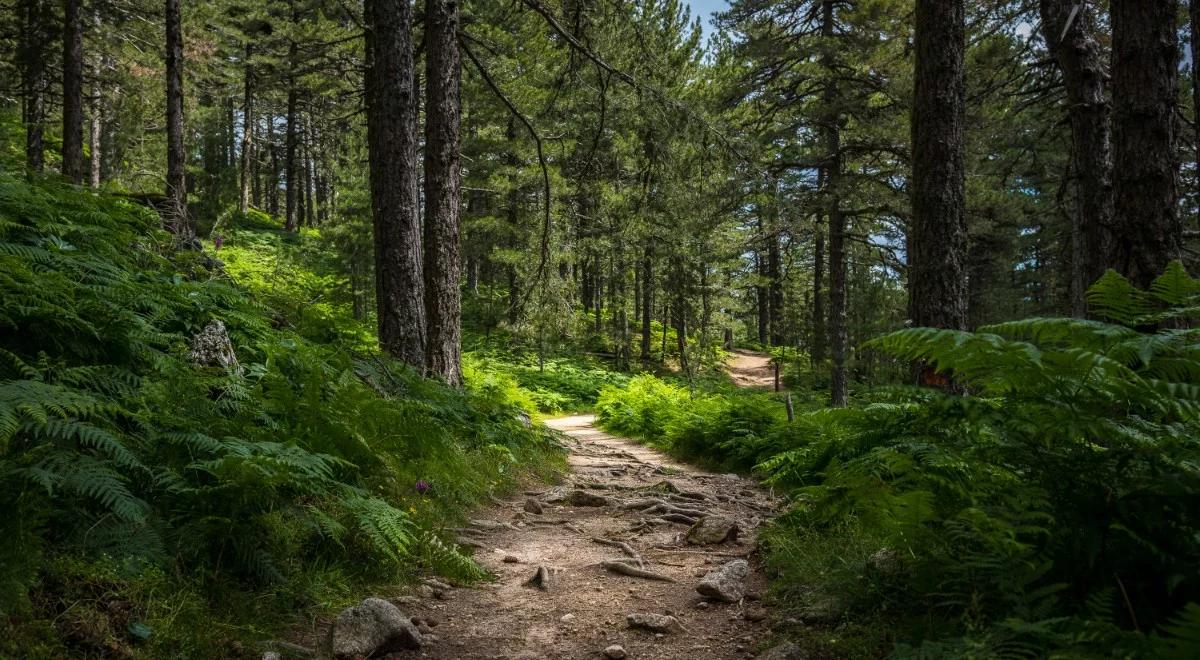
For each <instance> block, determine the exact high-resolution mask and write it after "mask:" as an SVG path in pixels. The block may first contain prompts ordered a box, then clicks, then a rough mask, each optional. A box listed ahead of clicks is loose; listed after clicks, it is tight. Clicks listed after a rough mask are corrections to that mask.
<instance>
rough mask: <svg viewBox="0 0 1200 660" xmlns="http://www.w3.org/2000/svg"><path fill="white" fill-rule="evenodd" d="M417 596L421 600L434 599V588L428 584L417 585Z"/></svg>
mask: <svg viewBox="0 0 1200 660" xmlns="http://www.w3.org/2000/svg"><path fill="white" fill-rule="evenodd" d="M417 595H418V596H420V597H421V598H433V587H431V586H429V585H427V584H420V585H417Z"/></svg>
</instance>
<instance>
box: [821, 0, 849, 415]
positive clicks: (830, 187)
mask: <svg viewBox="0 0 1200 660" xmlns="http://www.w3.org/2000/svg"><path fill="white" fill-rule="evenodd" d="M833 12H834V0H825V3H824V5H823V7H822V13H823V19H822V20H823V22H822V25H821V33H822V34H823V35H824V36H825V37H826V38H827V39H832V38H833V36H834V34H835V31H834V13H833ZM822 64H823V66H824V67H825V72H826V76H828V80H827V81H826V83H825V85H826V86H825V99H824V100H825V111H826V113H827V116H826V117H825V123H826V127H825V148H826V152H825V153H826V156H825V158H826V160H827V162H828V163H829V164H828V166H827V167H826V170H825V192H826V195H827V196H828V198H829V208H828V217H829V355H830V357H831V358H832V363H833V364H832V369H831V370H830V374H829V403H830V405H832V406H834V407H839V408H840V407H843V406H845V405H846V404H847V403H848V402H849V399H850V385H849V376H848V374H847V372H846V351H847V343H848V337H847V329H846V218H845V216H844V215H843V214H842V201H841V183H842V134H841V125H842V118H841V114H840V113H839V111H838V110H837V107H838V86H837V82H836V81H837V76H838V67H837V63H836V62H835V61H834V59H833V55H832V53H831V52H827V53H826V55H825V56H824V57H823V58H822Z"/></svg>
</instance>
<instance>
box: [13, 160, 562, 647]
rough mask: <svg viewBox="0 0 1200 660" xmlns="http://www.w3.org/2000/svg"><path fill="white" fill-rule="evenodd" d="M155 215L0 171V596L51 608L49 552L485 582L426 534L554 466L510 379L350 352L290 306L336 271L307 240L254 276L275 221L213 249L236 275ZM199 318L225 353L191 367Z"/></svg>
mask: <svg viewBox="0 0 1200 660" xmlns="http://www.w3.org/2000/svg"><path fill="white" fill-rule="evenodd" d="M157 224H158V220H157V218H156V217H155V216H153V214H151V213H150V212H148V211H147V210H145V209H142V208H139V207H136V206H134V205H132V204H131V203H129V202H125V201H121V200H119V199H117V198H114V197H108V196H104V195H94V194H90V193H87V192H83V191H78V190H76V189H71V188H67V187H60V186H55V185H50V184H44V185H29V184H26V183H23V182H17V181H14V180H12V179H11V178H2V179H0V496H2V497H3V498H4V501H5V502H7V503H11V504H10V513H11V514H13V515H6V516H5V520H4V521H3V523H0V527H2V531H3V532H4V533H3V535H2V536H0V598H2V600H0V611H3V612H5V613H11V612H18V611H29V610H30V607H31V605H32V608H33V612H34V613H39V612H40V613H41V614H43V615H44V614H48V613H49V612H48V611H47V610H46V609H45V598H46V596H44V595H40V596H37V597H36V598H34V599H33V600H32V602H31V601H30V600H29V599H27V598H26V595H27V594H28V593H31V591H30V590H31V589H32V590H34V591H33V592H32V593H35V594H43V593H48V592H45V590H47V589H48V590H50V592H53V591H54V587H53V586H52V585H51V584H50V582H48V580H49V581H51V582H52V580H51V578H52V577H53V572H54V570H55V569H54V568H53V565H52V564H47V563H46V561H45V560H44V559H43V558H45V557H57V556H62V555H66V554H70V555H72V556H78V557H81V558H83V560H84V561H87V562H91V561H101V560H102V559H104V558H109V559H111V560H112V561H115V562H117V563H119V564H121V565H122V566H125V567H127V568H128V569H129V571H132V572H129V574H128V576H127V577H124V578H122V579H123V580H125V579H142V578H139V577H137V576H138V575H141V574H143V573H145V572H146V571H152V570H166V569H168V568H170V567H175V568H177V569H179V570H181V571H182V572H183V574H185V575H189V576H193V575H194V576H204V577H203V578H200V579H198V581H197V582H196V583H195V584H192V585H190V586H189V587H188V589H194V590H197V591H199V592H202V593H203V592H212V591H213V590H215V589H218V588H220V587H219V585H221V584H224V583H227V582H228V583H233V582H241V583H243V584H245V585H246V587H243V588H249V589H254V590H268V591H275V592H288V593H292V594H295V595H296V597H298V598H301V599H304V598H309V597H315V596H316V595H317V594H316V592H313V591H310V590H309V588H308V587H306V586H305V584H306V583H307V581H309V580H311V579H312V577H313V576H314V571H315V570H318V567H319V566H330V567H336V571H337V572H339V573H340V575H341V576H342V577H339V578H336V581H338V582H342V583H344V582H346V581H347V580H360V581H361V580H372V581H379V580H381V579H389V578H391V579H403V578H404V577H405V576H407V575H412V574H413V573H415V572H418V571H421V570H436V571H442V572H444V573H446V574H448V575H450V576H452V577H455V578H458V579H464V580H471V579H479V578H481V577H483V573H482V572H481V570H480V569H479V568H478V566H476V565H475V564H474V562H472V561H471V560H470V559H469V558H467V557H465V556H463V555H461V554H460V553H459V552H458V550H457V549H455V548H454V547H453V546H451V545H448V544H446V543H444V542H443V541H442V540H441V539H440V538H439V537H438V535H437V534H436V533H435V532H434V530H436V529H441V528H442V527H443V526H444V525H445V523H446V522H447V521H449V520H453V519H454V518H456V517H458V516H461V515H462V512H463V511H464V510H465V509H466V508H467V507H468V506H469V505H471V504H472V503H474V502H478V501H481V500H482V499H484V498H485V497H486V495H487V494H488V493H489V492H491V491H492V490H494V489H496V488H500V487H504V486H506V485H512V484H514V483H515V481H516V479H517V476H518V475H519V473H520V471H521V470H520V468H521V466H524V465H528V466H535V467H536V466H542V465H547V464H553V457H554V456H557V455H558V451H559V450H558V448H557V445H556V443H555V442H554V441H553V439H552V438H551V437H550V436H549V435H548V433H547V432H545V431H541V430H538V429H531V428H527V427H526V426H525V425H524V424H522V423H521V421H520V420H519V419H518V417H519V414H520V413H521V406H522V404H527V403H528V401H526V400H522V397H521V396H520V395H521V394H522V391H520V390H510V389H500V390H496V389H489V388H487V387H480V388H479V389H478V390H477V391H467V392H463V391H457V390H452V389H448V388H445V387H442V386H440V385H437V384H435V383H432V382H428V381H425V380H423V379H421V378H420V377H419V376H417V375H416V374H413V373H411V372H410V371H408V370H407V369H405V368H403V367H401V366H399V365H397V364H395V363H393V362H391V361H390V360H388V359H385V358H383V357H379V356H373V355H370V354H366V353H361V352H356V351H355V350H354V349H355V348H356V347H358V346H359V345H360V344H361V341H360V339H361V335H358V334H354V333H353V332H352V333H349V334H345V333H332V332H329V331H328V328H329V327H330V326H329V325H327V323H333V325H338V324H340V323H341V319H342V315H343V314H344V309H343V308H342V307H338V306H331V307H330V309H329V312H328V317H326V316H323V314H324V313H322V312H313V311H312V309H311V308H312V305H305V304H303V303H302V302H301V301H302V300H304V299H306V297H307V296H308V295H309V294H311V293H313V292H322V291H323V290H324V289H325V288H327V287H328V286H330V284H329V282H328V281H326V280H323V279H322V278H321V276H319V275H317V274H315V273H314V272H312V271H311V270H309V268H311V266H310V265H309V264H308V263H306V262H305V259H310V258H312V259H316V258H319V255H315V256H314V255H304V254H300V255H299V256H293V257H291V258H283V259H281V261H282V264H283V265H282V266H279V267H280V268H288V269H292V270H291V271H290V272H288V273H286V274H284V273H278V272H271V271H269V270H268V266H267V265H266V263H265V262H266V261H268V260H269V259H270V258H271V256H274V255H277V254H280V253H283V254H287V249H285V248H283V247H280V245H279V244H278V243H272V239H271V236H272V234H271V233H270V232H267V233H266V234H265V235H264V234H255V233H253V232H246V231H245V230H237V232H238V233H237V234H236V238H235V239H233V242H234V244H235V245H236V246H237V247H235V248H233V249H222V250H221V251H220V252H218V253H217V254H218V255H219V256H221V257H233V258H232V259H230V262H231V263H232V264H235V265H234V266H231V267H230V272H231V274H233V275H234V277H235V278H236V279H239V283H235V282H233V281H231V280H230V279H229V278H228V277H225V276H223V275H222V274H221V273H220V272H218V271H213V270H211V266H212V264H211V263H210V262H206V260H205V258H204V257H203V256H201V255H195V254H178V253H172V252H171V250H170V244H171V241H170V239H169V237H168V236H167V235H166V234H165V233H164V232H162V231H160V230H158V229H156V227H157ZM227 245H228V244H227ZM300 247H301V249H303V245H301V246H300ZM259 248H261V252H260V251H258V250H259ZM269 272H270V273H271V274H270V276H269V277H268V273H269ZM243 280H244V281H246V282H247V283H248V284H249V286H250V289H251V290H253V291H255V292H257V293H260V294H261V295H258V296H255V295H251V294H250V293H249V292H248V291H247V290H246V289H245V288H243V286H242V285H241V284H240V281H243ZM264 300H265V301H268V302H270V303H271V306H270V307H268V306H265V305H263V304H262V303H263V301H264ZM330 319H334V321H330ZM212 320H220V321H222V322H223V323H224V325H225V326H226V327H227V328H228V331H229V334H230V337H231V340H232V345H233V347H234V349H235V350H236V353H237V356H238V359H239V362H240V365H241V366H240V368H222V367H210V366H201V365H196V364H193V363H192V362H191V360H190V357H189V353H190V346H189V342H190V338H191V337H192V336H193V335H194V334H195V333H197V332H198V331H199V330H200V329H201V328H203V327H205V326H206V325H207V324H208V323H209V322H210V321H212ZM354 329H357V330H361V326H358V327H357V328H354ZM317 339H319V340H321V341H316V340H317ZM418 481H425V482H426V483H427V484H429V486H430V488H429V489H428V490H427V491H426V492H424V493H420V492H417V490H416V489H415V487H414V484H416V483H417V482H418ZM47 571H49V572H47ZM314 588H315V587H314ZM60 596H61V594H60ZM56 597H57V596H56ZM214 602H219V601H214ZM325 602H328V601H325ZM132 606H133V607H142V608H147V607H150V606H151V605H150V604H149V603H140V604H134V605H132ZM59 633H63V630H61V629H59ZM175 633H178V630H176V631H175ZM175 633H169V634H168V635H167V636H170V634H175ZM63 634H65V633H63ZM117 634H118V637H122V638H124V636H125V635H126V632H124V631H118V633H117ZM67 637H69V635H67ZM89 639H90V638H89ZM126 641H128V640H126ZM93 642H95V640H92V641H89V642H87V644H91V643H93ZM80 643H83V642H80ZM122 643H123V642H122ZM85 646H86V644H85ZM89 648H90V647H87V648H83V647H81V651H82V652H90V651H89Z"/></svg>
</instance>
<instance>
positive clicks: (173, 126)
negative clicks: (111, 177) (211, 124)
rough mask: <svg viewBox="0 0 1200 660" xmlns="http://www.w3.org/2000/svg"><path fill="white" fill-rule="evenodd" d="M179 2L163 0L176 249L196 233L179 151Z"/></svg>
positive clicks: (171, 223) (170, 222) (170, 217)
mask: <svg viewBox="0 0 1200 660" xmlns="http://www.w3.org/2000/svg"><path fill="white" fill-rule="evenodd" d="M180 1H181V0H166V6H165V11H164V14H165V18H166V37H167V58H166V65H167V66H166V68H167V226H168V228H169V229H170V230H171V232H172V233H173V234H175V240H176V241H177V242H178V243H179V245H180V246H182V247H185V248H187V249H193V248H195V247H197V246H196V231H195V229H193V227H192V223H191V220H190V218H189V217H188V210H187V170H186V165H187V160H186V159H187V154H186V153H185V152H184V150H183V127H184V123H183V122H184V117H183V24H182V16H181V11H180Z"/></svg>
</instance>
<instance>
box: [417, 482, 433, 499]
mask: <svg viewBox="0 0 1200 660" xmlns="http://www.w3.org/2000/svg"><path fill="white" fill-rule="evenodd" d="M432 487H433V486H430V485H429V482H428V481H425V480H424V479H418V480H417V486H416V488H417V492H418V493H420V494H422V495H424V494H425V493H426V492H427V491H428V490H429V489H430V488H432Z"/></svg>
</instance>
